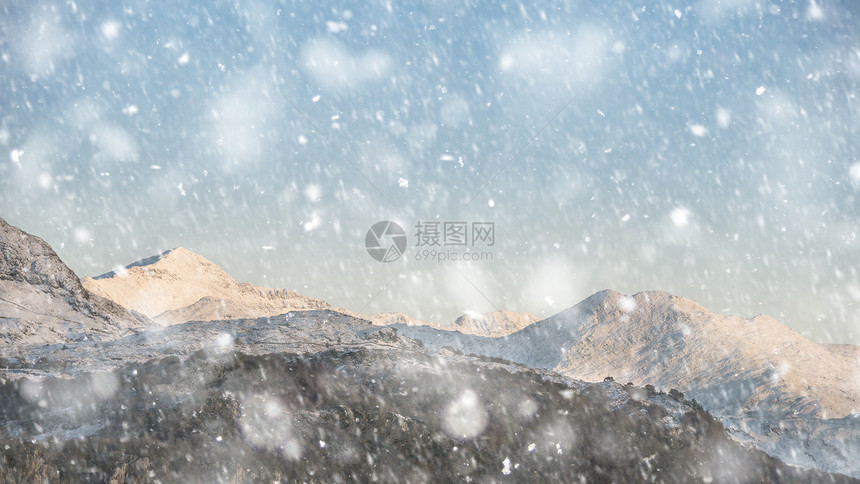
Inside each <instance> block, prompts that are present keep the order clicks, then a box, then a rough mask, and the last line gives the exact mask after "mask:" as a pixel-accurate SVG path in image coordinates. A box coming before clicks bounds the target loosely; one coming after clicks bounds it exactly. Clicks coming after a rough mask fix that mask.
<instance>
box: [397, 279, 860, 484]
mask: <svg viewBox="0 0 860 484" xmlns="http://www.w3.org/2000/svg"><path fill="white" fill-rule="evenodd" d="M395 327H396V328H397V330H398V332H400V333H402V334H404V335H407V336H409V337H412V338H416V339H419V340H421V341H422V342H424V344H425V345H428V346H430V347H435V348H441V347H446V346H448V347H452V348H454V349H457V350H460V351H462V352H464V353H466V354H477V355H485V356H492V357H498V358H504V359H507V360H509V361H514V362H517V363H521V364H524V365H527V366H530V367H534V368H545V369H553V370H555V371H558V372H559V373H561V374H564V375H566V376H568V377H571V378H579V379H583V380H586V381H601V380H603V379H604V378H605V377H609V376H611V377H613V378H615V379H616V380H618V381H622V382H627V381H630V382H632V383H634V384H635V385H653V386H655V387H656V388H657V389H662V390H664V391H668V390H669V389H671V388H676V389H679V390H681V391H683V392H684V393H685V394H686V395H687V396H688V397H693V398H695V399H696V400H698V401H699V402H700V403H701V404H702V405H703V406H704V407H705V408H706V409H708V410H710V411H711V412H712V413H714V414H715V415H716V416H718V417H719V418H721V419H724V421H725V422H735V421H744V422H756V424H755V425H744V426H740V427H737V428H736V429H735V430H736V432H737V434H738V436H739V438H741V439H742V440H743V439H748V440H752V441H753V442H759V441H761V442H763V444H762V448H767V449H768V450H769V451H772V452H774V453H775V455H779V456H780V457H781V458H783V459H785V460H786V461H787V462H793V463H797V464H800V465H810V464H811V463H818V464H820V465H822V467H820V468H826V469H829V470H838V471H840V472H846V473H851V474H852V475H854V476H858V477H860V469H857V468H856V465H855V464H854V462H855V461H856V460H855V459H853V458H851V454H850V452H852V450H858V449H860V426H858V425H857V420H856V419H855V418H854V417H851V415H856V414H858V413H860V360H858V359H857V358H855V357H854V355H855V354H856V348H850V347H845V346H841V347H837V348H829V347H827V346H823V345H818V344H816V343H813V342H811V341H809V340H807V339H806V338H804V337H803V336H801V335H800V334H798V333H796V332H794V331H792V330H790V329H789V328H787V327H785V326H784V325H782V324H781V323H779V322H778V321H776V320H774V319H772V318H770V317H767V316H761V315H760V316H756V317H754V318H751V319H744V318H739V317H734V316H722V315H719V314H716V313H713V312H711V311H709V310H707V309H706V308H704V307H702V306H701V305H699V304H697V303H695V302H693V301H689V300H686V299H683V298H679V297H675V296H672V295H669V294H667V293H665V292H661V291H649V292H643V293H639V294H636V295H634V296H625V295H622V294H619V293H617V292H615V291H609V290H607V291H601V292H599V293H596V294H594V295H593V296H591V297H589V298H588V299H586V300H584V301H582V302H581V303H579V304H577V305H576V306H574V307H572V308H569V309H567V310H565V311H562V312H561V313H559V314H556V315H555V316H552V317H550V318H547V319H545V320H543V321H540V322H538V323H535V324H532V325H531V326H528V327H527V328H525V329H523V330H521V331H519V332H517V333H514V334H511V335H509V336H506V337H500V338H487V337H476V336H472V335H464V334H459V333H450V332H441V331H435V330H433V329H431V328H419V327H412V326H407V325H395ZM842 418H846V419H847V420H845V422H846V424H845V425H840V426H838V428H839V432H838V433H836V434H830V438H833V439H836V440H837V441H838V442H839V444H838V445H837V447H841V448H843V449H848V450H847V451H846V452H848V453H849V454H848V455H841V456H840V454H838V453H836V454H834V453H833V452H829V451H828V452H824V450H825V449H826V448H827V446H825V445H824V442H825V441H826V435H827V433H826V432H821V431H818V430H816V429H819V428H829V427H831V426H832V423H833V421H832V420H827V419H842ZM738 419H739V420H738ZM784 419H792V420H791V421H793V422H796V424H794V425H793V427H792V428H795V429H802V430H796V431H794V432H785V431H784V430H780V422H782V421H783V420H784ZM825 454H826V455H825ZM818 464H817V465H818Z"/></svg>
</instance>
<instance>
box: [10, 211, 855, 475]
mask: <svg viewBox="0 0 860 484" xmlns="http://www.w3.org/2000/svg"><path fill="white" fill-rule="evenodd" d="M0 228H2V232H0V235H2V238H0V256H2V257H0V269H2V274H0V283H2V285H0V318H2V319H0V321H2V324H3V338H4V342H5V343H4V346H3V349H2V352H0V402H2V405H0V407H2V409H3V410H2V411H0V419H2V420H3V423H4V426H3V427H2V428H3V429H4V430H2V431H0V440H3V441H4V442H5V451H3V454H4V456H5V459H0V475H2V476H4V477H3V479H5V480H7V481H9V482H16V481H20V480H28V479H41V478H45V479H53V478H60V479H62V480H74V481H78V480H90V479H95V480H103V481H107V480H117V481H119V482H123V481H127V480H134V479H140V478H144V479H153V478H157V479H168V480H176V479H190V480H191V481H199V482H204V481H208V482H213V481H229V480H261V479H266V480H322V481H330V480H339V479H359V480H366V479H378V480H382V481H410V482H423V481H427V480H431V479H432V480H438V479H443V480H448V479H466V478H468V479H491V480H496V479H505V478H513V479H517V480H523V479H537V480H543V479H548V478H553V479H559V480H561V481H565V482H571V481H579V480H580V479H581V478H585V479H586V480H587V481H592V480H597V481H601V480H607V481H627V482H629V481H631V480H637V481H638V480H652V479H655V480H664V481H678V482H688V481H692V480H695V481H707V482H749V481H750V480H752V481H757V482H758V481H764V482H782V481H809V482H812V481H814V482H843V481H845V482H847V481H849V478H847V477H845V476H844V475H850V476H853V477H860V475H858V472H860V470H858V468H857V465H856V462H857V459H856V457H857V456H858V455H860V454H858V449H860V446H858V441H860V437H858V435H860V418H858V415H857V414H858V407H860V404H858V395H860V388H858V387H860V371H858V370H860V360H858V355H860V351H858V348H856V347H852V346H849V345H836V346H830V345H819V344H816V343H812V342H810V341H808V340H806V339H805V338H804V337H803V336H801V335H799V334H797V333H795V332H793V331H791V330H790V329H788V328H786V327H785V326H783V325H782V324H781V323H779V322H778V321H776V320H773V319H772V318H769V317H766V316H756V317H755V318H751V319H744V318H739V317H729V316H721V315H718V314H716V313H713V312H711V311H708V310H707V309H706V308H704V307H702V306H700V305H698V304H696V303H694V302H692V301H689V300H686V299H683V298H678V297H674V296H671V295H669V294H667V293H664V292H660V291H649V292H643V293H639V294H636V295H634V296H625V295H622V294H619V293H617V292H614V291H608V290H607V291H601V292H599V293H597V294H595V295H593V296H591V297H589V298H588V299H586V300H584V301H582V302H581V303H579V304H578V305H576V306H574V307H571V308H569V309H567V310H565V311H562V312H560V313H559V314H557V315H555V316H553V317H551V318H547V319H545V320H542V321H536V319H537V318H535V317H534V316H532V315H528V314H519V313H511V312H497V313H490V314H488V315H483V316H482V315H464V316H463V317H461V318H459V319H458V320H457V321H455V322H454V323H453V324H449V325H439V324H430V323H426V322H422V321H418V320H414V319H411V318H409V317H408V316H406V315H395V314H386V315H372V316H366V317H365V316H361V315H357V314H354V313H352V312H350V311H347V310H343V309H338V308H335V307H333V306H331V305H329V304H328V303H326V302H324V301H320V300H316V299H312V298H307V297H305V296H302V295H300V294H297V293H295V292H292V291H286V290H280V289H271V288H262V287H257V286H253V285H250V284H243V283H239V282H237V281H235V280H234V279H232V278H231V277H230V276H229V275H228V274H226V272H224V271H223V270H221V269H220V268H219V267H218V266H217V265H216V264H214V263H212V262H211V261H208V260H206V259H205V258H203V257H201V256H199V255H197V254H194V253H192V252H190V251H187V250H185V249H182V248H178V249H174V250H172V251H168V252H166V253H163V254H160V255H157V256H153V257H150V258H147V259H143V260H142V261H140V262H138V263H134V264H131V265H129V266H127V267H125V268H123V269H118V270H115V271H112V272H111V273H107V274H105V275H103V276H98V277H95V278H87V279H85V281H84V282H83V284H82V283H81V282H80V281H79V280H78V279H77V277H76V276H75V275H74V273H72V272H71V271H70V270H69V269H68V268H67V267H66V266H65V264H63V263H62V261H61V260H60V259H59V258H58V257H57V256H56V254H55V253H54V252H53V251H52V250H51V249H50V247H48V246H47V244H45V243H44V241H42V240H41V239H39V238H38V237H34V236H32V235H29V234H26V233H24V232H22V231H20V230H18V229H16V228H14V227H11V226H9V225H8V224H6V223H5V222H4V221H2V220H0ZM106 298H110V299H106ZM123 306H125V307H123ZM150 318H152V319H150ZM607 377H612V378H611V379H610V378H607ZM613 379H614V381H613ZM604 380H606V381H604ZM589 382H591V383H589ZM627 382H630V383H629V384H628V383H627ZM706 411H707V412H706ZM711 415H713V416H714V417H716V419H714V418H713V417H711ZM758 449H761V450H758ZM762 450H763V451H764V452H762ZM765 452H766V453H765ZM768 454H769V455H768ZM772 456H776V457H778V459H776V458H774V457H772ZM781 461H785V462H788V463H794V464H797V465H800V466H804V467H806V468H813V469H816V470H806V469H804V468H801V467H792V466H787V465H785V464H783V463H782V462H781ZM216 463H218V464H217V465H216ZM820 471H823V472H837V473H841V474H844V475H838V474H823V473H820Z"/></svg>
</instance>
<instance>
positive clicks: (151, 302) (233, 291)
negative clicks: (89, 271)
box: [83, 246, 330, 325]
mask: <svg viewBox="0 0 860 484" xmlns="http://www.w3.org/2000/svg"><path fill="white" fill-rule="evenodd" d="M83 284H84V287H86V288H87V289H89V290H90V291H92V292H94V293H96V294H99V295H101V296H104V297H106V298H108V299H111V300H113V301H115V302H117V303H119V304H120V305H122V306H125V307H127V308H131V309H134V310H136V311H139V312H141V313H143V314H146V315H147V316H149V317H151V318H155V319H156V321H157V322H160V323H161V324H165V325H169V324H175V323H181V322H186V321H189V320H197V321H212V320H216V319H225V318H228V317H232V318H238V317H242V318H256V317H261V316H273V315H277V314H283V313H287V312H289V311H293V310H301V309H322V308H329V307H330V306H329V305H328V304H327V303H325V302H324V301H320V300H317V299H313V298H309V297H305V296H301V295H299V294H297V293H294V292H292V291H287V290H283V289H272V288H268V287H259V286H255V285H253V284H247V283H241V282H238V281H236V280H235V279H233V278H232V277H231V276H230V275H229V274H227V272H226V271H224V269H222V268H221V267H219V266H218V265H217V264H215V263H214V262H212V261H210V260H209V259H207V258H205V257H203V256H202V255H200V254H197V253H195V252H192V251H190V250H188V249H186V248H184V247H181V246H180V247H176V248H174V249H171V250H168V251H165V252H162V253H160V254H157V255H154V256H151V257H147V258H144V259H141V260H139V261H137V262H134V263H132V264H129V265H127V266H125V267H124V268H122V269H118V270H114V271H112V272H108V273H106V274H102V275H101V276H98V277H95V278H86V279H84V281H83Z"/></svg>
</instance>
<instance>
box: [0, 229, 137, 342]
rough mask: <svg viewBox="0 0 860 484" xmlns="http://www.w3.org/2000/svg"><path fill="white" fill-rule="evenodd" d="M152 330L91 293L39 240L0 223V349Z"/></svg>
mask: <svg viewBox="0 0 860 484" xmlns="http://www.w3.org/2000/svg"><path fill="white" fill-rule="evenodd" d="M150 325H152V322H151V321H149V319H148V318H146V317H145V316H143V315H140V314H135V313H134V312H129V311H127V310H126V309H125V308H123V307H122V306H120V305H118V304H116V303H114V302H112V301H110V300H107V299H104V298H101V297H99V296H97V295H94V294H91V293H89V292H88V291H87V290H86V289H84V287H83V286H82V285H81V281H80V280H79V279H78V277H77V276H76V275H75V273H74V272H72V270H71V269H69V268H68V266H66V264H65V263H63V261H62V260H60V258H59V257H58V256H57V254H56V253H55V252H54V251H53V249H51V247H50V246H49V245H48V244H47V243H46V242H45V241H44V240H42V239H41V238H39V237H36V236H34V235H30V234H28V233H26V232H24V231H22V230H21V229H19V228H17V227H13V226H11V225H9V224H8V223H6V221H5V220H3V219H2V218H0V348H2V352H3V353H6V352H8V351H11V350H12V347H13V346H18V345H30V344H50V343H66V342H70V341H77V340H86V339H96V340H98V339H114V338H117V337H119V336H122V335H124V334H128V333H129V332H131V331H133V330H135V329H141V328H144V327H147V326H150Z"/></svg>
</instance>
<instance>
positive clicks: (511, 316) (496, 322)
mask: <svg viewBox="0 0 860 484" xmlns="http://www.w3.org/2000/svg"><path fill="white" fill-rule="evenodd" d="M83 286H84V287H85V288H86V289H87V290H88V291H90V292H91V293H93V294H98V295H100V296H103V297H105V298H108V299H110V300H112V301H115V302H116V303H118V304H120V305H122V306H124V307H126V308H129V309H133V310H135V311H137V312H140V313H142V314H145V315H146V316H149V317H150V318H152V319H153V320H154V321H155V322H157V323H158V324H161V325H164V326H169V325H172V324H179V323H184V322H188V321H216V320H223V319H242V318H259V317H266V316H277V315H279V314H284V313H287V312H290V311H303V310H309V309H335V310H337V311H338V312H341V313H343V314H348V315H351V316H355V317H361V318H363V319H367V320H368V321H371V322H373V323H374V324H379V325H387V324H393V323H404V324H410V325H424V326H432V327H434V328H437V329H445V330H454V331H460V332H463V333H466V334H476V335H484V336H501V335H506V334H510V333H512V332H515V331H518V330H520V329H522V328H524V327H526V326H528V325H529V324H531V323H534V322H535V321H537V320H538V319H539V318H538V317H537V316H535V315H533V314H530V313H516V312H513V311H494V312H490V313H486V314H476V313H471V314H464V315H462V316H461V317H459V318H457V320H456V321H454V322H453V323H452V324H449V325H441V324H436V323H430V322H427V321H422V320H419V319H415V318H411V317H409V316H407V315H405V314H401V313H381V314H370V315H359V314H356V313H353V312H352V311H350V310H348V309H345V308H334V307H332V306H331V305H330V304H329V303H327V302H325V301H322V300H320V299H314V298H311V297H307V296H303V295H301V294H298V293H295V292H292V291H288V290H285V289H273V288H269V287H260V286H255V285H253V284H248V283H242V282H238V281H236V280H235V279H233V278H232V277H230V275H229V274H227V273H226V272H225V271H224V270H223V269H221V268H220V267H219V266H218V265H216V264H214V263H213V262H211V261H209V260H208V259H206V258H205V257H203V256H201V255H199V254H195V253H194V252H191V251H189V250H187V249H185V248H183V247H177V248H175V249H172V250H168V251H166V252H164V253H162V254H159V255H155V256H152V257H147V258H145V259H141V260H139V261H137V262H134V263H132V264H129V265H128V266H126V267H124V268H122V269H120V270H115V271H111V272H108V273H106V274H102V275H100V276H97V277H87V278H85V279H84V280H83Z"/></svg>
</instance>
